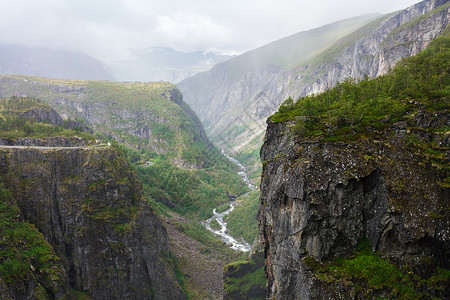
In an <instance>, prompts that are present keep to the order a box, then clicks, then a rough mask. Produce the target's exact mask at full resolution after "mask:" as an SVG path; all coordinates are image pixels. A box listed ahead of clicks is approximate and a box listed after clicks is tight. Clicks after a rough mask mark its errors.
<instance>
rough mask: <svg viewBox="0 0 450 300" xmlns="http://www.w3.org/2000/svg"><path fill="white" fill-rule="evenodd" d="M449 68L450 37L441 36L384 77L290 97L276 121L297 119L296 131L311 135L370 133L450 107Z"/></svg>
mask: <svg viewBox="0 0 450 300" xmlns="http://www.w3.org/2000/svg"><path fill="white" fill-rule="evenodd" d="M449 70H450V37H447V36H441V37H439V38H437V39H435V40H434V41H433V42H432V43H430V45H429V47H428V48H427V49H426V50H424V51H422V52H420V53H419V54H418V55H417V56H414V57H410V58H407V59H404V60H402V61H401V62H400V63H399V64H397V66H396V67H395V68H394V69H393V70H392V71H391V72H389V73H388V74H386V75H384V76H380V77H378V78H375V79H369V78H367V77H366V78H364V79H362V80H360V81H356V80H354V79H350V78H349V79H346V80H344V81H343V82H342V83H338V84H337V85H336V86H335V87H334V88H332V89H329V90H327V91H325V92H323V93H321V94H318V95H312V96H306V97H302V98H299V99H298V100H297V101H294V100H293V99H291V98H289V99H287V100H286V101H285V102H283V104H282V105H281V106H280V108H279V110H278V112H277V113H275V114H274V115H272V116H271V120H272V121H273V122H286V121H291V127H292V131H293V132H294V133H295V134H297V135H300V136H302V137H305V138H322V139H328V140H344V141H349V140H353V139H357V138H359V137H363V136H368V137H370V136H373V135H374V134H376V133H377V131H379V130H383V129H385V128H387V127H388V126H389V125H391V124H393V123H394V122H397V121H400V120H406V119H407V117H408V116H410V115H411V113H412V112H416V111H419V110H428V111H436V110H445V109H448V107H449V106H450V100H449V99H450V76H449Z"/></svg>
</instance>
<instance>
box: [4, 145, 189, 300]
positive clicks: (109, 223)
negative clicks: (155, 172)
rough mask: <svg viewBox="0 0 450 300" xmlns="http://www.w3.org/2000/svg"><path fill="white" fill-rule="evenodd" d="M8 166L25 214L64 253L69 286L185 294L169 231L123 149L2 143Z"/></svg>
mask: <svg viewBox="0 0 450 300" xmlns="http://www.w3.org/2000/svg"><path fill="white" fill-rule="evenodd" d="M0 170H1V171H0V174H1V177H2V180H3V182H4V185H5V187H6V188H8V189H9V190H10V191H11V193H12V198H13V199H15V201H16V203H17V206H18V207H19V209H20V211H21V213H22V214H23V217H24V219H25V220H27V222H29V223H32V224H34V225H35V226H36V228H37V229H38V230H39V231H40V232H42V233H43V235H44V237H45V239H46V240H47V241H48V242H49V243H50V244H51V245H52V247H53V249H54V250H55V252H56V254H57V255H58V256H59V257H60V259H61V264H62V266H63V268H64V270H65V271H66V275H67V277H66V278H65V282H66V284H67V283H68V284H70V286H71V287H72V288H76V289H78V290H81V291H84V292H86V294H88V295H89V296H90V297H92V298H94V299H181V298H183V295H182V292H181V289H180V287H179V286H178V284H177V283H176V279H175V275H174V274H173V272H172V271H171V266H170V265H169V264H168V262H167V261H166V259H167V255H168V242H167V233H166V230H165V228H164V227H163V226H162V224H161V221H160V219H159V218H158V217H157V216H156V215H155V213H154V212H153V210H152V209H151V208H150V206H149V205H148V204H147V202H146V201H145V199H144V198H143V195H142V187H141V183H140V181H139V180H138V178H137V176H136V174H135V173H134V172H133V171H132V169H131V168H130V167H129V165H128V164H127V162H126V159H124V157H123V156H122V154H121V153H120V151H118V150H115V149H114V148H110V147H104V148H80V149H76V150H74V149H67V150H66V149H59V150H58V149H52V148H50V149H48V150H42V149H33V148H30V149H1V150H0ZM63 281H64V278H63ZM0 284H2V283H0ZM8 289H9V290H14V287H7V288H6V289H5V290H6V291H8ZM12 294H13V293H12ZM53 296H55V295H53ZM56 296H58V295H56ZM49 297H51V294H50V295H49ZM58 297H65V298H70V297H71V291H70V290H69V292H68V293H67V291H66V294H65V295H64V296H62V295H59V296H58Z"/></svg>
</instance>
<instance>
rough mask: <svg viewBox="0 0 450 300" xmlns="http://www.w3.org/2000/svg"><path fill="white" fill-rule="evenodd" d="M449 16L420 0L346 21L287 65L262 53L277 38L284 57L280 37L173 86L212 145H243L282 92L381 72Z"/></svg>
mask: <svg viewBox="0 0 450 300" xmlns="http://www.w3.org/2000/svg"><path fill="white" fill-rule="evenodd" d="M436 8H439V9H437V10H436ZM372 19H373V17H372ZM372 19H368V20H372ZM449 19H450V13H449V6H448V3H447V1H446V0H426V1H423V2H420V3H418V4H416V5H414V6H412V7H410V8H407V9H405V10H403V11H400V12H398V13H395V14H391V15H387V16H381V17H379V18H377V19H376V20H374V21H372V22H371V23H369V24H367V25H364V24H365V23H363V22H361V23H360V24H359V25H358V26H359V27H356V26H353V27H351V26H349V27H348V28H349V29H350V28H352V29H353V32H351V33H349V32H347V33H349V34H348V35H346V36H345V37H342V38H340V39H338V40H328V44H326V45H322V47H321V48H319V49H317V52H315V53H309V52H305V57H301V58H298V60H297V61H295V63H291V65H289V66H283V65H280V64H277V63H276V62H274V61H271V60H270V59H268V58H267V57H266V58H264V56H262V55H261V52H264V51H266V50H267V49H270V48H276V46H277V45H278V47H279V50H278V54H277V57H279V58H280V60H283V59H288V58H287V57H286V53H285V52H288V51H290V48H289V47H290V45H289V46H287V45H285V44H282V42H283V40H280V41H277V42H274V43H272V44H269V45H266V46H264V47H262V48H261V49H256V50H254V51H251V52H249V53H246V54H244V55H241V56H238V57H237V58H234V59H231V60H230V61H228V62H225V63H222V64H219V65H217V66H215V67H214V68H213V69H212V70H210V71H209V72H206V73H202V74H198V75H196V76H194V77H192V78H189V79H187V80H184V81H182V82H181V83H180V84H178V86H179V88H180V90H181V91H182V93H183V95H184V96H185V101H186V102H187V103H188V104H189V105H191V107H192V108H193V109H194V110H195V111H196V113H197V114H198V115H199V117H200V119H201V120H202V121H203V123H204V125H205V128H206V130H207V132H208V134H209V136H210V137H211V138H212V139H213V140H215V141H216V143H217V145H219V146H220V147H222V148H231V149H232V150H233V151H237V152H240V153H243V152H247V150H248V149H254V148H256V147H257V146H259V145H260V142H261V141H262V135H263V132H264V130H265V125H264V121H265V119H266V118H267V117H268V116H269V115H271V114H272V113H273V112H274V111H275V110H276V109H277V108H278V106H279V105H280V103H281V102H282V101H283V100H284V99H287V98H288V97H290V96H291V97H292V98H293V99H296V98H297V97H299V96H305V95H308V94H311V93H318V92H321V91H324V90H325V89H327V88H331V87H333V86H334V85H335V84H336V83H337V82H341V81H343V80H344V79H345V78H347V77H349V76H351V77H354V78H361V77H362V76H364V75H368V76H371V77H374V76H378V75H380V74H384V73H386V72H387V71H388V70H389V68H390V67H393V66H394V65H395V63H396V62H397V61H398V60H400V59H401V58H402V57H408V56H412V55H415V54H416V53H417V52H419V51H420V50H423V49H424V48H425V47H426V46H427V45H428V43H429V42H430V41H431V40H432V39H433V38H435V37H436V36H438V35H439V34H440V33H441V32H442V31H443V30H444V29H445V28H446V26H447V25H448V23H449ZM340 26H342V24H341V25H340ZM325 30H329V29H327V28H319V29H317V32H315V33H314V34H317V35H319V34H320V32H322V31H325ZM307 33H308V32H306V33H305V34H304V35H300V36H299V37H301V38H304V39H305V41H306V42H305V43H306V44H309V43H314V39H312V41H313V42H311V40H310V38H311V37H309V36H308V35H307ZM331 35H335V36H337V35H338V33H334V32H333V33H332V34H331ZM323 39H324V40H326V39H325V38H323ZM305 43H303V44H305ZM286 48H288V49H286ZM322 49H325V50H322ZM298 51H302V49H301V48H299V49H298ZM264 59H265V60H264ZM261 60H263V61H261ZM235 64H237V65H238V66H239V68H238V67H236V65H235ZM255 65H257V66H258V67H254V66H255ZM292 66H294V67H292ZM237 68H238V69H237ZM252 142H253V143H252Z"/></svg>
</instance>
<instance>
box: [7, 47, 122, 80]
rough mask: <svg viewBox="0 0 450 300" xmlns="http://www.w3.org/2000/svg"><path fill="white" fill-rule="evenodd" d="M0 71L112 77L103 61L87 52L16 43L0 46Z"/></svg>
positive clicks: (42, 74) (98, 78)
mask: <svg viewBox="0 0 450 300" xmlns="http://www.w3.org/2000/svg"><path fill="white" fill-rule="evenodd" d="M0 74H17V75H30V76H41V77H47V78H63V79H83V80H115V78H114V77H113V76H112V75H111V74H110V72H109V71H108V68H107V67H106V65H105V64H104V63H103V62H101V61H99V60H97V59H95V58H93V57H91V56H89V55H86V54H83V53H78V52H72V51H67V50H52V49H45V48H32V47H26V46H19V45H0Z"/></svg>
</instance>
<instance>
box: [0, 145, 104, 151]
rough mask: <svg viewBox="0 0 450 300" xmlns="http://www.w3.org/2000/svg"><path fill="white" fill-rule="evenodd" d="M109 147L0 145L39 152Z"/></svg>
mask: <svg viewBox="0 0 450 300" xmlns="http://www.w3.org/2000/svg"><path fill="white" fill-rule="evenodd" d="M106 147H109V145H95V146H77V147H52V146H6V145H0V148H4V149H39V150H75V149H83V148H106Z"/></svg>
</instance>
